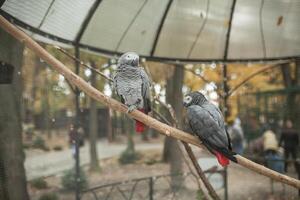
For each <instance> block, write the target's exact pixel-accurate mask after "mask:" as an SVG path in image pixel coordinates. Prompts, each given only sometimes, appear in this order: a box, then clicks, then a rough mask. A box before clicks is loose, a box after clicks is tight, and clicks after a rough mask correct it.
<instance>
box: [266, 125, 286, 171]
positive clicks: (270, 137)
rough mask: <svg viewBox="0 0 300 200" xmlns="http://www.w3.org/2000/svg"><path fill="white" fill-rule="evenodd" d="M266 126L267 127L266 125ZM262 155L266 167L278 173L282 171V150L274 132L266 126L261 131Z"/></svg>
mask: <svg viewBox="0 0 300 200" xmlns="http://www.w3.org/2000/svg"><path fill="white" fill-rule="evenodd" d="M266 127H269V126H268V125H266ZM263 146H264V157H265V160H266V165H267V167H268V168H270V169H272V170H274V171H277V172H279V173H283V172H284V161H283V150H282V149H281V148H279V146H278V141H277V138H276V134H275V133H274V132H273V131H272V130H271V128H270V127H269V128H267V129H266V131H265V132H264V133H263Z"/></svg>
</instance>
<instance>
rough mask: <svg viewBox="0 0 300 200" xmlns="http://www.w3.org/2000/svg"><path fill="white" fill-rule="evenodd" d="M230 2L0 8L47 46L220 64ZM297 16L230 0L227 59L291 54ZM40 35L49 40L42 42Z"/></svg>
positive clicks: (10, 1) (297, 39)
mask: <svg viewBox="0 0 300 200" xmlns="http://www.w3.org/2000/svg"><path fill="white" fill-rule="evenodd" d="M233 2H234V1H233V0H226V1H217V0H188V1H182V0H173V1H171V0H163V1H158V0H152V1H150V0H143V1H137V0H128V1H120V0H102V1H99V0H87V1H80V0H76V1H68V0H45V1H32V0H28V1H22V0H6V1H5V3H4V4H3V6H2V8H1V9H2V13H3V12H4V13H5V17H7V18H10V19H12V18H13V19H14V20H19V21H20V22H22V23H18V25H20V26H22V27H23V28H28V26H31V27H33V28H31V29H30V31H31V32H35V33H38V34H40V35H43V37H41V36H39V37H35V38H36V39H39V40H42V41H45V42H48V43H53V42H54V41H55V39H56V37H58V38H62V39H64V40H67V41H63V42H64V43H67V42H71V43H75V40H76V38H77V39H79V45H80V47H81V48H83V49H90V50H93V51H97V52H100V53H109V54H115V53H121V52H125V51H136V52H137V53H139V54H141V55H143V56H146V57H153V56H154V57H159V58H165V59H211V60H213V59H223V58H224V55H225V43H226V41H227V37H226V35H227V32H228V29H229V24H230V22H229V19H230V13H231V8H232V4H233ZM299 17H300V1H298V0H285V1H281V0H261V1H250V0H236V6H235V9H234V12H233V19H232V26H231V27H232V28H231V34H230V40H229V48H228V51H229V53H228V58H229V59H255V58H257V59H263V58H274V57H287V56H289V57H297V56H299V55H300V35H299V32H300V23H298V19H299ZM38 31H43V33H40V32H38ZM45 34H52V35H53V37H52V38H51V40H48V39H47V40H43V38H44V36H45ZM35 36H36V35H35ZM46 38H47V37H46Z"/></svg>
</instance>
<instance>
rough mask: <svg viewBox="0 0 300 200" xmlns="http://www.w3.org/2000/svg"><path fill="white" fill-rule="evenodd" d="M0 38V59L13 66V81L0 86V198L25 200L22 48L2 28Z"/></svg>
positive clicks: (26, 197)
mask: <svg viewBox="0 0 300 200" xmlns="http://www.w3.org/2000/svg"><path fill="white" fill-rule="evenodd" d="M0 38H1V40H0V61H4V62H7V63H9V64H11V65H13V66H14V67H15V69H14V74H13V82H12V83H11V84H1V85H0V96H1V98H0V108H1V109H0V119H1V120H0V170H1V172H0V175H2V176H1V177H0V193H1V194H0V197H4V198H2V199H5V200H20V199H22V200H27V199H29V197H28V193H27V188H26V175H25V169H24V155H25V154H24V152H23V149H22V123H21V122H22V120H21V105H22V102H21V91H22V84H21V65H22V58H23V49H24V47H23V45H22V44H21V43H19V42H18V41H17V40H15V39H14V38H13V37H11V36H10V35H9V34H7V33H6V32H5V31H4V30H2V29H0Z"/></svg>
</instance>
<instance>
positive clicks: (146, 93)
mask: <svg viewBox="0 0 300 200" xmlns="http://www.w3.org/2000/svg"><path fill="white" fill-rule="evenodd" d="M140 69H141V78H142V96H143V99H144V109H145V112H146V113H148V112H150V111H151V100H150V99H151V97H150V87H151V82H150V79H149V77H148V75H147V73H146V72H145V70H144V69H143V68H140Z"/></svg>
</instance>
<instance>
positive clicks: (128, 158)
mask: <svg viewBox="0 0 300 200" xmlns="http://www.w3.org/2000/svg"><path fill="white" fill-rule="evenodd" d="M138 159H139V154H137V153H136V152H135V151H133V150H131V149H129V148H127V149H126V150H125V151H123V153H122V154H121V156H120V158H119V162H120V163H121V164H130V163H134V162H135V161H136V160H138Z"/></svg>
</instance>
